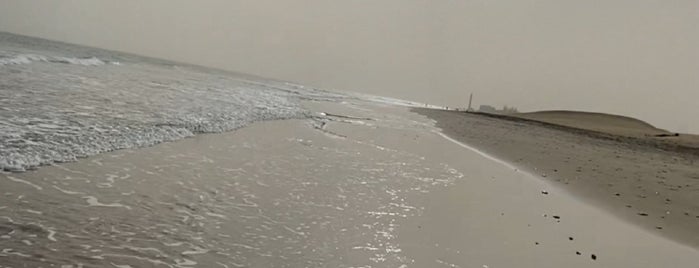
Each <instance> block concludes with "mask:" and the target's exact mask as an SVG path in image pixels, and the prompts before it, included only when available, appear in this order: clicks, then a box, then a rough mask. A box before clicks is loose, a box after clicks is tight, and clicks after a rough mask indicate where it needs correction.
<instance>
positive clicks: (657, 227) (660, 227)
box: [655, 226, 663, 230]
mask: <svg viewBox="0 0 699 268" xmlns="http://www.w3.org/2000/svg"><path fill="white" fill-rule="evenodd" d="M655 229H658V230H662V229H663V227H662V226H655Z"/></svg>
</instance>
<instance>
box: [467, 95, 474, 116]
mask: <svg viewBox="0 0 699 268" xmlns="http://www.w3.org/2000/svg"><path fill="white" fill-rule="evenodd" d="M471 103H473V93H471V96H469V97H468V110H466V111H469V112H471V111H473V110H472V109H471Z"/></svg>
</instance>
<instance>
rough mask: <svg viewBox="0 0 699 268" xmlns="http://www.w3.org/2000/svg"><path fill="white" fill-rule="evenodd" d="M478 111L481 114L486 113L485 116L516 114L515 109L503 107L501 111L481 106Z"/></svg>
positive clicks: (488, 106)
mask: <svg viewBox="0 0 699 268" xmlns="http://www.w3.org/2000/svg"><path fill="white" fill-rule="evenodd" d="M478 111H479V112H481V113H487V114H516V113H518V111H517V108H515V107H509V106H504V107H502V109H497V108H495V107H493V106H490V105H481V107H480V108H478Z"/></svg>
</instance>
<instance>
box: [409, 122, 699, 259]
mask: <svg viewBox="0 0 699 268" xmlns="http://www.w3.org/2000/svg"><path fill="white" fill-rule="evenodd" d="M415 111H416V112H418V113H420V114H424V115H426V116H428V117H430V118H432V119H435V120H436V121H437V126H438V127H439V128H441V129H443V130H444V132H445V133H446V134H447V135H449V136H451V137H454V138H455V139H458V140H460V141H462V142H465V143H468V144H472V145H473V146H474V147H477V148H479V149H481V150H484V151H486V152H488V153H491V154H493V155H495V156H497V157H499V158H501V159H504V160H507V161H510V162H512V163H514V164H516V165H517V166H519V167H521V168H523V169H526V170H528V171H530V172H532V173H533V174H536V175H537V176H538V177H539V178H540V179H542V180H544V181H548V182H551V183H553V185H555V186H556V187H561V188H562V189H565V190H566V191H567V192H570V193H571V194H573V195H575V196H579V197H582V199H583V200H585V201H586V202H588V203H591V204H594V205H596V206H598V207H600V208H603V209H605V210H606V211H608V212H609V213H611V214H613V215H615V216H617V217H619V218H623V219H624V220H626V221H628V222H631V223H634V224H637V225H639V226H642V227H644V228H645V229H647V230H648V231H650V232H653V233H656V234H659V235H663V236H666V237H669V238H672V239H673V240H676V241H680V242H682V243H685V244H688V245H691V246H693V247H697V246H699V233H698V232H697V227H699V206H698V205H697V204H698V202H697V201H699V196H697V192H696V191H697V189H698V188H697V187H699V170H698V169H697V159H698V158H697V152H698V151H699V150H697V149H694V148H692V147H690V146H686V145H687V144H691V143H684V144H683V145H685V146H682V147H681V148H679V149H677V150H674V149H675V148H677V146H676V145H677V142H673V141H666V140H661V141H658V138H656V137H649V138H643V137H640V136H639V135H638V134H636V135H635V136H631V135H629V136H625V135H621V134H618V133H614V134H611V133H609V132H607V133H604V132H589V131H587V130H584V129H577V128H570V127H566V126H561V125H552V124H550V123H541V122H536V121H530V120H518V119H517V118H512V117H503V116H489V115H482V114H472V113H461V112H454V111H440V110H428V109H416V110H415ZM587 126H590V125H587ZM615 134H616V135H615ZM630 136H631V137H630ZM682 138H684V137H682ZM687 140H689V141H690V142H694V140H692V139H690V138H687ZM671 143H672V144H671Z"/></svg>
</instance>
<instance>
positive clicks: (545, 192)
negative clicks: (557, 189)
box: [541, 191, 549, 194]
mask: <svg viewBox="0 0 699 268" xmlns="http://www.w3.org/2000/svg"><path fill="white" fill-rule="evenodd" d="M541 194H549V192H547V191H541Z"/></svg>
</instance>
